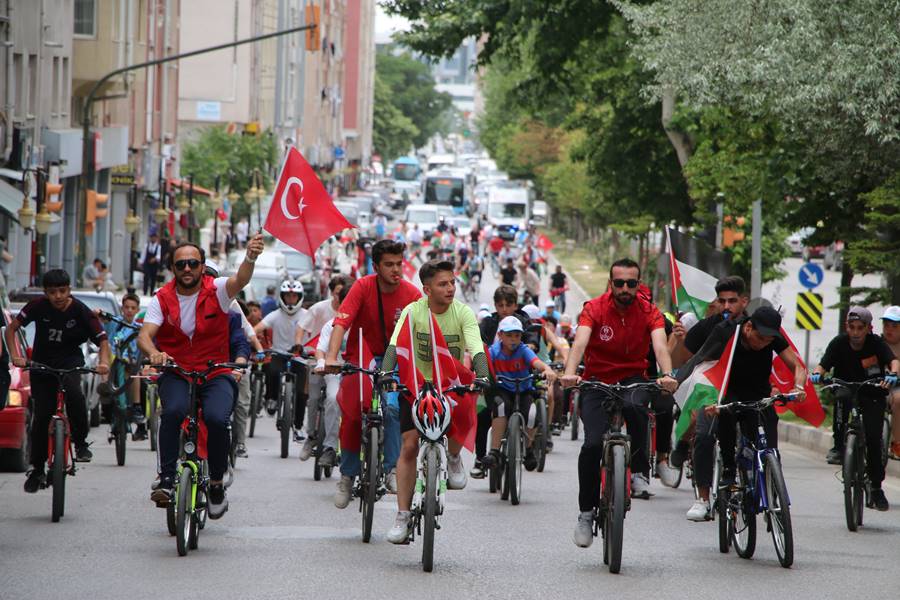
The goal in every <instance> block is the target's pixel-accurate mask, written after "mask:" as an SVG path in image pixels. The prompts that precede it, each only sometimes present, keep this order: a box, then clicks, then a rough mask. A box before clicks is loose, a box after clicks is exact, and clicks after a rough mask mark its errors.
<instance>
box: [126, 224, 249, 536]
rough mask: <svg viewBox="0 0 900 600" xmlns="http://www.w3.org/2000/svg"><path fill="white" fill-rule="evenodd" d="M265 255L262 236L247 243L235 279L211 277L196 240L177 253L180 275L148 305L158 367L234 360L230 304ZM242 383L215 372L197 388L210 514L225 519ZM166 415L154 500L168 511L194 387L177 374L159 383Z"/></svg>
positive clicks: (147, 339) (142, 340)
mask: <svg viewBox="0 0 900 600" xmlns="http://www.w3.org/2000/svg"><path fill="white" fill-rule="evenodd" d="M262 251H263V238H262V234H259V233H258V234H256V235H255V236H253V238H252V239H251V240H250V241H249V242H248V244H247V252H246V255H245V258H244V261H243V262H242V263H241V266H240V267H239V268H238V271H237V273H235V274H234V275H232V276H231V277H227V278H226V277H219V278H213V277H210V276H208V275H204V273H203V269H204V266H205V265H204V261H205V255H204V251H203V249H202V248H200V247H198V246H197V245H195V244H192V243H190V242H185V243H182V244H179V245H178V246H176V247H175V249H174V251H173V252H172V255H171V259H170V264H169V266H170V267H171V268H172V270H173V272H174V273H175V278H174V279H173V280H172V281H170V282H169V283H167V284H166V285H164V286H163V287H162V288H161V289H160V290H159V292H157V294H156V296H154V297H153V299H152V300H151V301H150V306H148V307H147V314H146V315H145V316H144V325H143V327H142V328H141V333H140V335H139V336H138V346H139V347H140V349H141V351H142V352H143V353H144V354H145V355H147V356H148V357H149V359H150V362H151V364H154V365H162V364H165V363H167V362H168V361H170V360H171V361H173V362H175V363H176V364H177V365H178V366H179V367H181V368H182V369H186V370H197V371H203V370H206V368H207V364H208V362H209V361H213V362H216V363H224V362H228V361H229V358H230V356H229V310H230V308H231V301H232V300H233V299H234V297H235V296H236V295H237V293H238V292H240V291H241V290H242V289H243V288H244V287H245V286H246V285H247V284H248V283H250V278H251V277H252V276H253V267H254V263H255V262H256V259H257V257H258V256H259V255H260V254H261V253H262ZM236 388H237V386H236V384H235V381H234V379H233V378H232V377H231V375H230V372H229V371H226V370H223V371H220V372H214V373H212V374H211V375H210V377H209V379H208V380H207V381H206V382H205V383H204V384H203V385H201V386H200V388H199V390H198V394H199V399H200V404H201V407H202V410H203V421H204V422H205V423H206V427H207V429H208V438H207V452H208V456H209V476H210V485H209V516H210V518H213V519H218V518H220V517H221V516H222V515H224V514H225V511H227V510H228V499H227V498H226V495H225V487H224V485H223V481H222V479H223V476H224V475H225V470H226V466H227V462H228V445H229V440H228V429H227V427H228V422H229V420H230V419H231V411H232V409H233V407H234V399H235V395H236V394H237V389H236ZM158 389H159V397H160V402H161V403H162V416H161V418H160V428H159V462H160V479H159V484H158V485H157V487H156V489H155V490H153V492H152V494H151V495H150V499H151V500H153V501H154V502H156V504H157V506H160V507H166V506H168V504H169V502H170V501H171V498H172V493H173V490H174V484H175V481H174V479H175V467H176V462H177V460H178V445H179V438H180V432H181V424H182V422H183V421H184V418H185V416H186V415H187V412H188V409H189V406H190V398H189V389H190V388H189V382H188V381H187V380H186V379H184V378H183V377H181V376H179V375H176V374H174V373H169V372H167V373H164V374H162V375H161V376H160V377H159V381H158Z"/></svg>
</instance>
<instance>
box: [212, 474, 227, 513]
mask: <svg viewBox="0 0 900 600" xmlns="http://www.w3.org/2000/svg"><path fill="white" fill-rule="evenodd" d="M207 510H208V511H209V518H210V519H221V518H222V515H224V514H225V513H226V512H228V498H227V497H226V496H225V486H223V485H222V484H221V483H211V484H209V506H208V507H207Z"/></svg>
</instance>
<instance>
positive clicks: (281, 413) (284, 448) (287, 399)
mask: <svg viewBox="0 0 900 600" xmlns="http://www.w3.org/2000/svg"><path fill="white" fill-rule="evenodd" d="M262 354H265V355H270V356H277V357H278V358H281V359H282V360H284V361H285V367H284V369H283V370H282V371H281V390H280V393H279V394H278V408H277V409H276V413H275V414H276V420H275V427H276V428H277V429H278V431H279V433H280V434H281V458H287V457H288V454H289V450H290V444H291V431H292V430H293V428H294V397H295V395H296V390H295V389H294V388H295V386H296V385H297V375H296V374H295V373H294V372H293V371H292V370H291V368H290V366H291V363H292V362H295V361H296V362H300V361H298V360H297V359H296V357H295V356H294V355H293V354H291V353H290V352H282V351H281V350H275V349H269V350H263V352H262ZM251 418H252V417H251Z"/></svg>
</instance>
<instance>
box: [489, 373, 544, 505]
mask: <svg viewBox="0 0 900 600" xmlns="http://www.w3.org/2000/svg"><path fill="white" fill-rule="evenodd" d="M537 379H538V376H537V375H534V374H529V375H527V376H525V377H510V376H507V375H502V374H499V373H498V374H497V380H498V381H505V382H507V383H511V384H513V385H514V386H515V388H516V390H515V392H514V396H513V402H512V414H510V415H507V420H506V432H505V434H504V436H503V440H502V441H501V442H500V455H499V460H498V461H497V462H496V463H495V464H494V465H493V466H492V467H491V469H490V475H489V476H488V489H489V490H490V491H491V493H494V492H496V491H497V490H500V499H501V500H509V501H510V503H511V504H512V505H514V506H515V505H517V504H519V502H521V501H522V467H523V461H524V459H525V451H526V450H525V449H526V445H527V444H526V435H527V434H526V432H525V427H526V423H527V415H523V414H522V410H521V400H522V395H523V393H526V392H528V391H529V388H526V387H525V384H530V383H532V382H533V381H535V380H537ZM535 408H537V404H535ZM546 412H547V409H546V405H544V417H543V418H544V419H546ZM536 425H537V423H536ZM538 429H539V428H538ZM535 441H537V435H536V436H535ZM546 441H547V439H546V437H544V438H543V440H542V442H541V443H543V444H546ZM534 444H535V442H532V448H533V447H534ZM533 450H534V448H533ZM542 454H543V455H544V456H543V458H545V457H546V453H545V451H544V452H542ZM535 458H537V454H535Z"/></svg>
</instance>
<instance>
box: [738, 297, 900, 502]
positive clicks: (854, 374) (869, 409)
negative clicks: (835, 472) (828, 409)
mask: <svg viewBox="0 0 900 600" xmlns="http://www.w3.org/2000/svg"><path fill="white" fill-rule="evenodd" d="M754 314H755V313H754ZM844 331H845V333H843V334H841V335H838V336H837V337H835V338H834V339H833V340H831V342H829V344H828V347H827V348H826V349H825V355H824V356H823V357H822V361H821V362H820V363H819V364H818V365H817V366H816V368H815V369H813V375H812V382H813V383H818V382H819V381H820V380H821V378H822V375H824V374H825V373H827V372H828V371H833V373H834V376H835V377H837V378H838V379H843V380H844V381H866V380H867V379H872V378H874V377H884V383H883V384H882V386H881V387H880V388H876V387H870V386H866V387H860V388H859V390H857V392H856V402H857V406H858V407H859V412H860V413H861V414H862V420H863V429H864V430H865V437H866V471H867V472H868V475H869V483H870V484H871V486H872V494H871V496H870V502H871V506H872V507H874V508H875V509H876V510H882V511H883V510H888V509H889V508H890V505H889V504H888V501H887V498H886V497H885V495H884V491H883V490H882V489H881V482H882V481H884V467H885V465H884V463H882V462H881V423H882V419H883V415H884V411H885V399H886V397H887V395H888V389H890V388H891V387H894V386H896V385H897V373H898V372H900V359H897V357H896V356H894V352H893V351H892V350H891V347H890V346H888V344H887V342H885V341H884V339H882V338H880V337H879V336H877V335H875V334H874V333H872V313H871V312H869V310H868V309H866V308H863V307H861V306H853V307H851V308H850V310H849V311H847V321H846V322H845V324H844ZM835 400H836V402H835V410H834V415H835V416H834V447H833V448H832V449H831V451H830V452H829V453H828V462H829V463H832V459H833V456H836V457H837V461H836V462H837V464H840V462H841V457H842V456H843V454H844V448H843V446H844V429H845V427H846V425H847V421H848V420H849V419H850V410H851V408H852V406H851V402H852V392H851V391H850V390H844V389H842V390H838V391H837V393H836V394H835Z"/></svg>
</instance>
